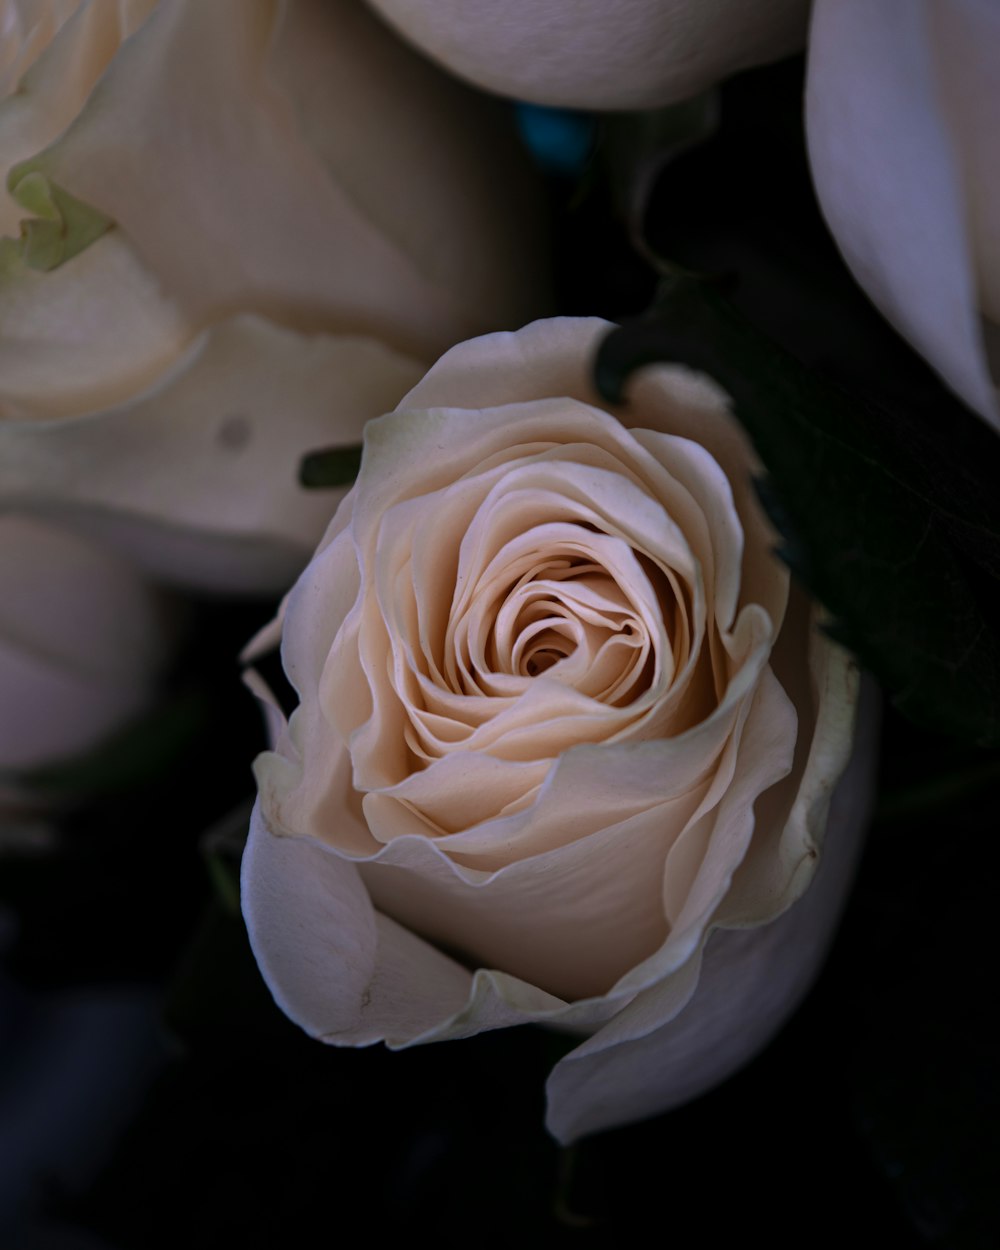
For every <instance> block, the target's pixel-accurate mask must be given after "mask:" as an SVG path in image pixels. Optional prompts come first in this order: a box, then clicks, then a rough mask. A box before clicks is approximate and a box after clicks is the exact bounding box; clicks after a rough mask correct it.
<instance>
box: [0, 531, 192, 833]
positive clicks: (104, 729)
mask: <svg viewBox="0 0 1000 1250" xmlns="http://www.w3.org/2000/svg"><path fill="white" fill-rule="evenodd" d="M0 591H2V593H0V824H2V823H3V816H4V813H5V812H9V811H10V810H11V808H12V807H19V806H27V805H34V804H35V803H36V802H37V798H38V796H36V795H33V794H32V793H31V791H30V790H29V789H28V788H27V787H26V785H25V784H24V780H23V778H24V775H25V774H30V773H31V772H32V771H34V770H36V769H39V768H44V767H47V766H51V765H53V764H58V763H61V762H63V761H65V760H69V759H72V758H73V757H74V756H78V755H80V754H82V753H85V752H87V751H89V750H92V749H93V748H95V747H97V746H98V745H99V744H100V743H101V741H102V740H103V739H104V738H106V737H107V736H108V735H109V734H111V733H113V732H115V731H116V730H119V729H121V728H123V727H124V726H125V725H126V724H127V723H128V721H129V720H131V719H132V718H134V717H135V716H137V715H139V714H140V713H141V712H143V711H145V709H146V707H147V705H148V704H150V703H151V702H152V698H153V695H154V693H155V686H156V678H157V676H158V674H159V671H160V668H161V666H162V663H163V660H164V658H165V655H166V650H167V644H168V642H169V638H170V634H171V632H172V631H171V628H170V613H169V611H168V610H167V607H166V604H165V603H164V601H163V599H162V598H161V597H160V596H159V595H158V594H157V593H156V592H154V591H153V590H152V589H151V588H150V587H149V586H148V585H147V584H146V583H145V582H144V581H143V580H142V579H141V578H140V577H139V576H138V575H137V574H136V573H135V571H134V570H133V569H132V568H130V567H129V565H128V564H127V563H126V562H125V561H123V560H121V559H119V558H117V557H116V556H114V555H112V554H111V553H109V552H107V551H103V550H102V549H101V548H99V547H97V546H95V545H94V544H93V543H90V542H88V541H86V540H85V539H83V538H81V537H80V536H79V535H77V534H72V533H69V532H68V531H66V530H62V529H59V528H57V527H55V526H53V525H51V524H48V523H43V522H40V521H38V520H37V519H35V518H31V517H21V516H12V515H3V516H0Z"/></svg>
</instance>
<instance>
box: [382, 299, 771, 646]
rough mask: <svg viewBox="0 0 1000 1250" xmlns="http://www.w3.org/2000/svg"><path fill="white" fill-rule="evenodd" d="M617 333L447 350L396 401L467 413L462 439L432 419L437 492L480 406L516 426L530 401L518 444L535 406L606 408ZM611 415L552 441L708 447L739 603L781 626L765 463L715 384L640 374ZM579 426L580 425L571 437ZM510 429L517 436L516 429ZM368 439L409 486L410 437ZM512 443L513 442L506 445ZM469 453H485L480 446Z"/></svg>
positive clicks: (528, 329)
mask: <svg viewBox="0 0 1000 1250" xmlns="http://www.w3.org/2000/svg"><path fill="white" fill-rule="evenodd" d="M611 328H612V326H611V323H610V322H606V321H601V320H600V319H598V318H593V317H551V318H549V319H547V320H545V321H536V322H533V323H532V324H531V325H528V326H525V327H524V328H523V329H522V330H520V331H518V332H517V333H516V334H511V333H503V332H502V333H498V334H490V335H483V336H482V337H480V338H478V339H472V340H470V341H469V342H466V343H459V344H458V345H457V346H456V347H453V348H452V349H451V351H449V352H446V353H445V354H444V356H442V357H441V359H440V360H439V361H438V362H437V363H436V364H435V365H434V366H433V367H432V368H431V369H430V370H428V372H427V373H426V374H425V375H424V377H423V378H422V379H421V380H420V382H419V383H418V384H417V385H416V386H415V387H414V388H413V390H412V391H410V393H409V394H408V395H406V396H405V397H404V398H403V399H402V400H401V401H400V404H399V411H400V413H402V412H410V411H413V410H414V409H435V410H436V409H443V408H454V409H458V410H463V413H464V417H465V428H464V431H463V433H462V434H459V431H458V420H457V419H455V420H454V424H452V423H451V422H449V421H448V419H447V418H446V417H444V416H443V415H442V414H440V413H438V412H435V419H437V420H438V421H440V423H441V445H442V447H446V448H447V453H446V455H445V457H444V465H443V472H442V475H441V477H440V479H437V481H438V485H442V484H444V483H446V482H447V481H448V472H449V470H450V469H451V468H453V467H454V466H455V465H456V464H458V463H461V462H462V458H461V452H460V451H459V452H458V455H457V456H456V459H452V451H453V447H452V445H451V444H449V443H448V442H447V441H446V439H447V438H448V437H449V436H450V437H452V438H455V439H458V440H459V445H460V447H461V448H463V449H464V446H465V444H466V442H468V441H469V440H471V439H472V431H473V430H474V429H475V428H476V426H475V422H474V420H473V418H474V415H475V413H476V411H477V410H479V409H488V408H499V407H500V406H501V405H507V406H509V407H508V409H507V412H508V420H509V422H511V423H512V422H513V421H514V420H515V418H518V417H519V416H520V414H519V412H518V409H517V408H516V407H515V406H516V405H519V404H524V405H525V409H524V412H525V421H524V424H523V425H521V424H520V422H519V424H518V427H517V429H518V434H517V438H518V440H519V441H520V440H522V439H523V440H527V439H528V438H529V437H531V431H532V430H533V428H534V427H532V426H530V425H529V424H528V419H527V418H528V417H530V415H531V413H532V412H533V411H534V410H535V409H536V407H537V408H538V409H540V410H542V411H543V412H545V413H546V415H547V414H548V412H549V411H554V407H553V406H552V405H546V404H545V401H546V400H551V399H553V398H563V397H565V398H568V399H571V400H576V401H577V402H578V403H582V404H586V405H588V406H591V407H593V408H595V409H596V408H599V407H601V406H602V401H601V399H600V397H599V396H598V395H597V393H596V391H595V390H594V387H593V381H592V377H591V370H592V368H593V361H594V355H595V354H596V352H597V348H598V345H599V343H600V341H601V339H602V338H603V337H604V336H605V335H606V334H607V333H608V332H609V331H610V330H611ZM529 405H530V407H529ZM607 411H609V412H611V413H612V414H613V415H614V417H615V418H617V420H616V421H615V422H607V423H606V426H605V432H604V433H603V434H602V433H601V432H600V430H599V428H598V427H597V426H596V424H594V423H586V422H584V420H583V415H582V413H581V412H580V410H579V409H578V408H576V407H568V408H567V410H566V417H565V420H566V425H565V427H564V428H565V433H561V432H560V430H559V427H558V426H555V425H553V426H552V427H550V428H551V429H552V430H553V432H552V433H551V434H550V437H551V438H559V439H565V441H584V440H588V439H589V440H593V441H595V442H598V443H600V444H601V445H607V446H608V447H612V448H614V449H616V450H620V449H621V448H622V445H623V442H624V440H625V439H626V437H627V438H628V439H630V440H631V441H632V443H633V444H634V443H636V442H637V443H639V444H640V445H641V447H642V448H643V450H645V451H646V452H648V453H649V454H650V455H651V456H653V457H654V458H656V457H657V453H658V452H659V451H660V449H661V448H662V443H661V442H660V441H659V440H656V439H652V440H651V439H648V438H647V436H646V435H644V434H643V430H647V429H648V430H654V431H656V432H657V433H659V434H667V435H672V436H676V437H679V438H683V439H687V440H689V441H690V442H693V443H697V444H699V445H700V446H702V447H704V448H705V449H706V450H707V451H708V452H709V453H710V455H711V456H712V458H713V459H714V460H715V461H716V463H717V464H718V465H719V467H720V468H721V469H722V471H723V473H724V474H725V476H726V478H727V480H728V482H729V485H730V488H731V490H732V494H733V500H734V503H735V505H736V510H737V513H738V515H739V519H740V524H741V526H742V528H743V532H744V548H745V550H744V559H743V571H742V586H743V601H744V602H748V603H750V602H752V603H759V604H761V605H762V606H763V607H764V608H765V609H766V611H767V612H768V614H769V616H770V617H771V619H772V621H774V623H775V625H776V626H780V624H781V619H782V616H783V613H784V606H785V602H786V599H787V595H788V573H787V570H786V569H785V568H784V567H783V566H782V565H781V564H780V563H779V562H778V561H777V560H775V559H773V557H772V555H771V548H772V547H773V545H774V542H775V536H774V532H773V530H772V529H771V527H770V524H769V523H768V521H767V519H766V517H765V516H764V515H763V512H762V510H761V507H760V504H759V503H758V501H757V497H756V493H755V491H754V487H753V481H752V477H753V474H754V473H755V472H757V471H758V469H759V462H758V460H757V457H756V454H755V452H754V451H753V448H752V447H751V445H750V443H749V440H748V439H747V437H746V435H745V434H744V433H743V431H742V429H741V427H740V426H739V424H738V422H736V421H735V420H734V419H733V416H732V414H731V413H730V411H729V399H728V397H727V396H726V394H725V392H724V391H722V390H721V389H720V388H719V387H718V386H717V385H716V384H715V383H714V382H712V381H711V380H710V379H709V378H706V377H704V376H702V375H700V374H696V373H692V372H691V371H690V370H688V369H684V368H681V367H679V366H674V365H657V366H653V367H650V368H647V369H643V370H642V371H641V372H640V373H639V374H638V375H637V376H636V377H635V379H634V380H633V381H632V383H631V385H630V388H629V392H628V402H627V403H626V404H625V405H623V406H621V407H618V408H608V409H607ZM574 421H575V422H577V423H578V427H577V434H576V438H575V439H574V435H573V427H572V422H574ZM622 427H624V428H622ZM632 427H635V429H634V431H633V430H632ZM509 428H510V429H511V431H512V434H513V429H514V427H513V425H512V424H511V425H510V427H509ZM542 429H543V427H541V426H540V425H539V427H538V428H537V431H536V432H537V437H539V438H543V437H544V434H543V433H542V432H541V431H542ZM371 436H374V437H376V438H378V440H379V441H380V442H381V441H383V440H384V441H389V440H392V441H393V442H394V443H395V444H396V445H397V446H398V449H399V452H400V454H399V455H398V457H396V458H394V459H393V460H392V461H391V462H389V463H391V465H392V466H393V467H392V468H391V469H390V468H389V464H387V465H386V471H387V472H391V473H392V478H393V481H392V488H391V489H392V490H394V491H396V490H398V488H399V484H400V483H401V482H403V481H405V480H406V475H405V465H406V450H405V448H406V445H407V444H408V442H409V441H410V440H409V439H408V438H407V436H406V434H405V432H404V431H402V430H401V429H399V428H398V427H397V426H395V425H392V424H389V425H387V428H386V429H385V430H384V432H383V431H380V430H379V427H378V426H375V427H373V429H372V431H371V432H370V437H371ZM418 438H419V436H418V435H416V434H414V436H413V440H412V442H413V443H414V444H415V443H416V442H417V441H418ZM513 441H514V438H513V437H511V439H510V443H513ZM508 445H510V444H508ZM456 450H457V449H456ZM411 453H412V446H411ZM473 454H474V455H476V456H479V455H481V454H482V453H481V452H480V450H479V447H478V444H477V446H476V449H475V451H474V453H473ZM632 455H634V451H633V453H632ZM671 456H672V453H670V454H669V455H667V456H666V460H665V466H664V467H666V468H667V469H668V471H669V467H670V463H671V462H672V461H671ZM379 460H380V461H381V456H380V457H379ZM410 462H411V463H412V454H411V461H410ZM696 480H697V479H696V477H695V476H694V475H692V476H691V478H690V479H689V480H688V479H685V484H687V485H689V487H691V488H693V486H694V484H695V482H696ZM376 489H377V488H376ZM380 497H381V496H380Z"/></svg>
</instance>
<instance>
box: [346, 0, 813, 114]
mask: <svg viewBox="0 0 1000 1250" xmlns="http://www.w3.org/2000/svg"><path fill="white" fill-rule="evenodd" d="M370 3H371V4H372V6H373V7H374V8H375V9H377V10H378V11H379V12H380V13H381V14H382V15H383V16H384V17H385V18H386V19H387V20H388V21H389V22H391V23H392V25H393V26H395V27H396V28H397V29H398V30H399V31H401V32H402V34H404V35H405V36H406V37H407V38H408V39H410V40H412V42H413V43H415V44H416V45H417V47H418V48H421V49H422V50H423V51H424V52H426V53H427V54H428V55H429V56H431V57H433V59H434V60H436V61H439V62H440V63H441V64H442V65H444V66H445V67H446V68H448V69H450V70H452V71H453V72H454V73H456V74H458V75H460V76H461V77H462V78H466V79H468V80H469V81H470V82H473V83H475V84H476V85H477V86H480V87H486V88H488V89H489V90H491V91H498V92H500V93H501V94H504V95H511V96H516V97H518V98H520V99H523V100H532V101H534V102H536V103H538V104H554V105H561V106H564V107H569V108H585V109H636V108H649V107H651V106H653V105H656V104H668V103H671V102H672V101H675V100H683V99H685V98H686V97H688V96H692V95H696V94H697V93H698V92H699V91H702V90H703V89H704V88H705V87H709V86H711V85H712V84H713V83H715V82H717V81H718V80H719V79H720V78H724V77H725V76H726V75H728V74H731V73H734V72H735V71H736V70H739V69H745V68H747V67H748V66H750V65H759V64H761V63H762V62H765V61H772V60H775V59H777V58H778V57H780V56H784V55H786V54H788V53H790V52H794V51H795V50H796V48H798V47H801V45H802V44H803V43H804V42H805V28H806V16H807V12H808V3H807V2H806V0H757V2H756V3H753V4H747V3H745V0H615V2H614V3H610V2H609V0H507V3H504V4H497V3H494V2H493V0H370Z"/></svg>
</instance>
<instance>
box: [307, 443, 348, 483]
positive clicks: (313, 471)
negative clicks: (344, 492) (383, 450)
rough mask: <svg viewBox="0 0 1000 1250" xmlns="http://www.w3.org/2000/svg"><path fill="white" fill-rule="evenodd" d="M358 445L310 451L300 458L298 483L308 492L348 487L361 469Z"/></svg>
mask: <svg viewBox="0 0 1000 1250" xmlns="http://www.w3.org/2000/svg"><path fill="white" fill-rule="evenodd" d="M361 452H362V448H361V446H360V444H355V445H354V446H352V447H329V448H324V449H323V450H322V451H311V452H309V453H308V454H307V455H305V456H303V457H302V462H301V464H300V465H299V482H300V483H301V484H302V485H303V486H305V487H308V488H309V489H310V490H332V489H333V488H334V487H339V486H350V485H351V484H352V483H353V481H354V479H355V478H356V477H357V476H358V472H359V470H360V468H361Z"/></svg>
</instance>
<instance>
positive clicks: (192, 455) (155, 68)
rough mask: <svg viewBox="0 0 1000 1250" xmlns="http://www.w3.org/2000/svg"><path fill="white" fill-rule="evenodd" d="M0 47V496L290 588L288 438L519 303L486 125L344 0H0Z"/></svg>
mask: <svg viewBox="0 0 1000 1250" xmlns="http://www.w3.org/2000/svg"><path fill="white" fill-rule="evenodd" d="M0 40H2V43H0V97H2V98H0V166H2V169H3V173H4V176H5V178H6V182H7V188H8V191H9V195H8V196H6V197H4V198H3V199H2V200H0V236H3V237H0V507H16V508H17V509H18V510H19V511H24V510H32V511H35V512H38V513H44V514H47V515H52V516H56V517H59V518H60V519H65V520H68V521H70V522H71V523H72V524H73V526H74V527H75V528H79V527H81V526H83V527H85V528H86V529H87V531H88V532H90V533H92V534H93V535H95V536H97V537H100V538H101V539H105V540H109V541H113V542H114V543H116V544H118V545H119V546H120V547H121V548H123V549H124V550H125V551H126V552H127V553H128V554H129V555H130V556H131V557H133V558H135V559H138V560H141V561H142V563H143V564H144V565H145V566H146V567H147V568H149V569H151V570H152V571H153V572H155V573H157V574H158V575H162V576H165V577H169V578H172V579H173V580H175V581H178V582H181V583H184V584H187V585H195V586H205V587H209V588H211V589H213V590H235V591H247V590H249V591H260V590H267V591H274V590H279V589H280V590H283V589H285V588H287V586H288V585H289V583H290V582H291V581H292V580H293V578H294V576H295V575H296V574H297V573H298V572H299V571H300V569H301V567H302V565H303V564H304V563H305V561H306V559H307V558H308V556H309V553H310V552H311V551H312V549H313V548H314V547H315V545H316V542H317V541H318V539H319V537H320V536H321V535H322V532H323V528H324V526H325V524H326V521H327V520H328V518H329V501H328V499H324V498H318V497H317V496H316V495H315V494H313V493H310V492H307V491H305V490H304V489H302V488H301V487H300V486H299V484H298V466H299V462H300V460H301V457H302V455H303V453H304V452H305V451H307V450H311V449H313V448H315V447H318V446H329V445H335V444H353V443H357V442H358V441H359V439H360V433H361V429H362V427H363V425H364V421H365V420H366V419H367V418H368V417H371V416H376V415H378V414H380V413H382V412H385V411H386V410H387V409H389V408H391V407H392V406H393V405H394V404H395V403H396V402H397V401H398V400H399V398H400V397H401V396H402V395H403V394H405V392H406V391H407V390H408V389H409V388H410V387H411V386H412V385H413V384H414V383H415V382H416V380H417V379H418V378H419V377H420V376H421V375H422V374H423V372H424V371H425V369H426V367H427V365H428V364H429V363H430V362H431V361H433V360H434V359H435V358H436V357H437V356H438V355H440V353H441V352H442V351H443V350H445V348H447V347H449V346H450V345H451V344H452V343H454V342H456V341H457V340H459V339H463V338H466V337H468V336H469V335H470V334H477V333H482V332H483V331H485V330H490V329H496V328H499V327H514V326H517V325H520V324H522V323H523V322H524V321H525V320H527V319H528V318H529V317H533V316H536V315H538V312H539V311H540V310H544V308H543V305H544V298H543V297H544V292H543V291H540V290H539V286H540V285H541V284H540V283H539V280H538V278H537V275H539V274H544V265H543V264H542V263H541V261H540V259H539V256H538V229H537V225H538V223H537V221H536V215H535V209H536V207H537V206H536V204H535V197H534V191H535V188H534V187H533V185H532V184H531V181H530V176H529V174H528V171H527V170H526V168H525V165H524V161H523V159H522V155H521V153H520V151H519V149H518V147H517V144H516V140H515V139H514V137H513V136H512V134H511V133H510V132H509V128H508V127H507V125H506V120H507V119H506V118H505V117H504V116H503V114H502V110H499V108H498V106H496V105H495V104H494V102H493V101H489V100H486V99H484V98H481V97H478V96H476V95H475V94H474V93H472V92H469V91H467V90H466V89H465V88H463V87H461V86H460V85H458V84H457V83H455V82H453V81H451V80H450V79H448V78H447V77H446V76H445V75H442V74H439V73H437V72H436V71H435V70H434V69H433V68H432V67H431V66H429V65H428V64H426V63H425V62H424V61H423V60H422V59H421V58H420V57H418V56H417V55H416V54H415V53H413V52H411V51H410V50H409V49H408V48H406V47H405V46H403V45H402V44H401V43H399V42H398V41H397V40H396V39H395V38H394V37H393V36H392V35H390V34H389V33H388V32H387V31H386V30H385V28H384V27H383V26H382V25H381V23H379V22H378V21H377V20H376V19H375V18H374V17H372V16H371V15H370V14H369V13H368V12H367V10H366V9H365V8H364V6H363V5H359V4H357V3H354V2H353V0H285V2H284V3H272V2H271V0H211V3H205V0H160V2H159V3H156V2H155V0H120V2H115V3H111V2H110V0H76V2H75V3H74V2H73V0H47V2H46V0H0ZM540 301H541V303H540Z"/></svg>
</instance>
